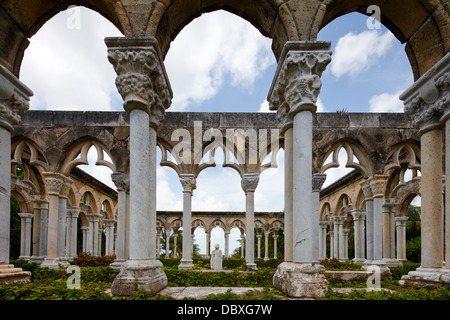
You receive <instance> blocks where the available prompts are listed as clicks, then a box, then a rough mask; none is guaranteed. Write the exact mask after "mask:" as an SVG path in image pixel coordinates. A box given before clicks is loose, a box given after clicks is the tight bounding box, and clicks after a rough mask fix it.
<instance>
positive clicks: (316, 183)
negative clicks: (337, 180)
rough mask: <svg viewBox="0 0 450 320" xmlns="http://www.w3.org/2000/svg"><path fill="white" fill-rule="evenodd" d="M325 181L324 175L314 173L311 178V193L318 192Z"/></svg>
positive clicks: (325, 175) (325, 176)
mask: <svg viewBox="0 0 450 320" xmlns="http://www.w3.org/2000/svg"><path fill="white" fill-rule="evenodd" d="M326 179H327V174H326V173H315V174H313V178H312V191H313V192H319V191H320V189H322V185H323V184H324V182H325V180H326Z"/></svg>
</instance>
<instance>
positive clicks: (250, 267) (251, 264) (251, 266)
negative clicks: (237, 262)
mask: <svg viewBox="0 0 450 320" xmlns="http://www.w3.org/2000/svg"><path fill="white" fill-rule="evenodd" d="M246 266H247V269H248V270H252V271H257V270H258V266H257V265H256V263H254V262H249V263H247V264H246Z"/></svg>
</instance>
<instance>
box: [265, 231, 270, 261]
mask: <svg viewBox="0 0 450 320" xmlns="http://www.w3.org/2000/svg"><path fill="white" fill-rule="evenodd" d="M267 260H269V230H264V261H267Z"/></svg>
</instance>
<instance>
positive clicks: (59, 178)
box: [42, 172, 65, 196]
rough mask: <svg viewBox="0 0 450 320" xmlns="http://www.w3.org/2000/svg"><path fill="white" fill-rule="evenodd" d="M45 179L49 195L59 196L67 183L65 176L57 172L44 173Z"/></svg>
mask: <svg viewBox="0 0 450 320" xmlns="http://www.w3.org/2000/svg"><path fill="white" fill-rule="evenodd" d="M42 174H43V176H44V178H45V185H46V186H47V193H48V194H49V195H56V196H59V193H60V192H61V188H62V187H63V185H64V182H65V179H64V178H65V176H64V175H63V174H61V173H57V172H43V173H42Z"/></svg>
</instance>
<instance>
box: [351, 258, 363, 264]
mask: <svg viewBox="0 0 450 320" xmlns="http://www.w3.org/2000/svg"><path fill="white" fill-rule="evenodd" d="M365 261H366V259H364V258H354V259H353V263H354V264H358V265H363V264H364V262H365Z"/></svg>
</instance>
